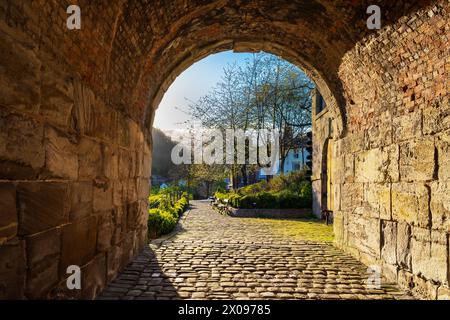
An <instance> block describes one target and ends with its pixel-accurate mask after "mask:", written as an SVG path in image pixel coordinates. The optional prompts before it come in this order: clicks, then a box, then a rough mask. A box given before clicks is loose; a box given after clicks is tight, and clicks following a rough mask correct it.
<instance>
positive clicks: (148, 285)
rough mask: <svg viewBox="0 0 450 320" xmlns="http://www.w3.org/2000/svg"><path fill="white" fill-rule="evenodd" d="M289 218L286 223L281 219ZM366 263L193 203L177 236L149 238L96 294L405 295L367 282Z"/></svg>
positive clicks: (323, 245)
mask: <svg viewBox="0 0 450 320" xmlns="http://www.w3.org/2000/svg"><path fill="white" fill-rule="evenodd" d="M286 223H289V221H286ZM366 270H367V267H365V266H364V265H362V264H361V263H359V262H357V261H356V260H355V259H353V258H352V257H350V256H348V255H346V254H344V253H342V252H341V251H340V250H338V249H336V248H334V247H333V246H332V245H331V244H330V243H326V242H314V241H306V240H298V239H295V237H292V236H286V235H283V234H282V233H279V232H274V231H273V228H272V224H271V223H269V221H267V222H265V220H264V219H242V218H231V217H228V216H222V215H219V214H218V213H217V212H216V211H214V210H212V209H211V208H210V206H209V205H208V204H207V203H204V202H199V201H194V202H192V210H191V211H189V212H188V213H186V214H185V215H184V216H183V218H182V219H181V222H180V224H179V226H178V233H177V234H176V235H175V236H172V237H170V238H167V239H159V240H155V241H152V244H151V245H150V246H149V247H148V248H147V249H145V250H144V251H143V252H142V253H141V254H140V255H139V256H138V257H137V258H136V259H135V261H134V262H132V263H131V264H130V265H128V266H127V267H126V269H125V270H124V271H123V272H122V274H121V275H120V276H119V277H118V278H117V279H116V280H115V281H114V282H113V283H111V284H110V285H109V286H108V287H107V288H106V289H105V290H104V292H103V293H102V294H101V296H100V297H99V299H407V298H409V296H408V295H407V294H406V293H404V292H402V291H400V290H399V289H398V288H397V287H396V286H395V285H394V284H388V283H384V284H383V285H382V287H381V288H380V289H370V288H368V287H367V286H366V279H367V276H368V275H367V274H366Z"/></svg>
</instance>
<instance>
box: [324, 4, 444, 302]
mask: <svg viewBox="0 0 450 320" xmlns="http://www.w3.org/2000/svg"><path fill="white" fill-rule="evenodd" d="M449 14H450V5H449V3H448V2H446V1H444V2H442V3H441V4H439V5H435V6H431V7H429V8H427V9H426V10H421V11H419V12H417V13H415V14H413V15H409V16H405V17H403V18H401V19H400V20H399V21H398V22H397V23H396V24H393V25H391V26H387V27H385V28H383V29H382V30H380V31H379V32H378V33H376V34H373V35H371V36H370V37H368V38H367V39H365V40H364V41H361V42H360V43H358V44H357V45H356V47H355V48H354V49H353V50H351V51H349V52H348V53H347V54H346V55H345V56H344V58H343V62H342V64H341V65H340V68H339V70H340V71H339V74H340V78H341V80H342V83H343V86H344V90H345V95H346V99H347V101H348V103H347V106H346V110H347V120H348V121H347V126H348V127H347V130H348V132H347V134H346V135H345V136H343V137H340V138H339V139H338V140H337V142H336V148H335V150H334V151H333V153H334V154H333V156H334V158H335V164H336V166H335V168H334V170H335V171H334V178H335V181H334V192H335V194H336V195H337V196H336V197H335V204H334V207H335V224H334V229H335V235H336V244H337V245H338V246H339V247H340V248H342V249H344V250H346V251H348V252H350V253H352V254H353V255H354V256H356V257H357V258H359V259H360V260H361V261H363V262H364V263H366V264H376V265H380V266H382V268H383V275H384V276H385V277H387V278H389V279H391V280H396V281H398V282H399V283H400V284H401V285H403V286H404V287H406V288H409V289H411V290H412V292H413V293H416V294H417V295H418V296H422V297H427V298H431V299H435V298H448V297H449V281H450V271H449V270H450V265H449V250H450V247H449V234H450V189H449V186H450V183H449V178H450V174H449V172H450V166H449V163H450V162H449V160H448V159H449V155H450V153H449V151H450V138H449V137H450V104H449V92H450V25H449V23H448V17H449ZM319 128H320V126H319V125H316V128H315V130H316V132H319V134H316V136H318V137H321V134H320V129H319ZM317 143H318V146H317V148H318V149H320V145H321V144H322V143H323V140H322V141H320V140H319V141H317ZM315 157H316V158H318V157H320V151H319V150H318V152H317V153H316V154H315ZM315 161H316V166H317V167H316V170H315V171H316V173H317V172H318V171H320V170H319V168H320V167H318V166H319V165H320V160H319V159H316V160H315Z"/></svg>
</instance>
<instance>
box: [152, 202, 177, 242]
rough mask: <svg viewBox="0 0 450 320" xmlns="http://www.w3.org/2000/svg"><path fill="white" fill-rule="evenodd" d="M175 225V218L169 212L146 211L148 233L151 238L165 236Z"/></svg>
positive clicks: (158, 210)
mask: <svg viewBox="0 0 450 320" xmlns="http://www.w3.org/2000/svg"><path fill="white" fill-rule="evenodd" d="M176 224H177V218H176V217H175V216H174V215H173V214H172V213H171V212H169V211H165V210H161V209H150V210H149V211H148V232H149V234H150V237H151V238H156V237H158V236H160V235H163V234H167V233H169V232H171V231H172V230H173V228H174V227H175V225H176Z"/></svg>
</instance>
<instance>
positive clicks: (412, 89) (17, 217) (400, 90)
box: [0, 0, 450, 298]
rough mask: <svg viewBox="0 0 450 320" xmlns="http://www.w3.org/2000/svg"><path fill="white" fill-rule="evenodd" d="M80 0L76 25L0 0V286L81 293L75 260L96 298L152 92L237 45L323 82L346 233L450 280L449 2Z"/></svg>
mask: <svg viewBox="0 0 450 320" xmlns="http://www.w3.org/2000/svg"><path fill="white" fill-rule="evenodd" d="M77 2H78V4H79V5H80V7H81V9H82V11H81V12H82V19H83V20H82V21H83V22H82V28H81V30H78V31H69V30H68V29H67V28H66V27H65V9H66V8H64V7H63V6H62V5H61V3H60V2H59V1H56V0H55V1H45V2H42V1H31V2H27V3H12V2H7V3H4V4H2V5H0V32H1V35H2V36H1V38H0V39H1V40H0V49H1V50H0V52H1V58H2V59H1V61H2V65H1V67H2V68H1V69H0V106H1V107H0V141H1V144H0V204H1V207H2V210H3V211H2V214H1V216H0V257H1V259H0V261H2V262H1V264H0V297H2V298H3V297H18V298H23V297H28V298H36V297H54V296H58V295H61V296H63V297H65V296H67V295H72V294H73V292H67V290H65V277H66V273H65V271H66V268H67V266H68V265H73V264H75V265H79V266H80V267H81V270H82V271H83V275H84V276H83V277H84V278H83V281H84V283H85V284H86V286H84V287H83V290H82V291H81V292H77V293H76V294H75V296H77V297H87V298H91V297H93V296H95V295H96V294H97V293H98V291H99V290H101V288H103V287H104V285H105V283H106V282H108V281H110V280H111V279H112V278H114V277H115V275H116V274H117V272H118V271H119V270H120V269H121V268H122V267H123V266H124V265H125V264H126V263H127V262H129V261H130V260H131V259H132V257H133V255H134V254H135V253H137V252H138V251H139V250H140V248H142V246H143V245H144V243H145V235H146V209H145V207H146V205H145V199H146V196H147V194H146V193H147V191H148V178H149V176H150V172H149V170H150V162H151V136H150V134H149V132H150V129H151V125H152V118H153V116H152V115H153V112H154V108H155V106H156V105H157V103H158V101H159V100H160V98H161V96H162V94H163V92H164V91H165V90H166V89H167V87H168V85H169V84H170V83H171V82H172V81H173V78H174V77H175V76H176V75H177V74H179V73H180V72H181V71H182V70H183V69H185V68H186V67H187V66H188V65H189V64H191V63H193V62H194V61H196V60H198V59H200V58H201V57H202V56H204V55H207V54H209V53H212V52H217V51H220V50H225V49H231V48H233V49H234V50H237V51H242V50H245V51H247V50H260V49H264V50H266V51H269V52H273V53H276V54H279V55H281V56H282V57H283V58H285V59H286V60H289V61H291V62H294V63H295V64H297V65H300V66H302V67H303V68H304V69H306V71H307V72H308V73H309V74H310V76H311V77H312V78H313V79H315V80H316V81H317V83H318V86H319V88H320V90H321V91H322V94H323V95H324V97H325V100H326V102H327V105H328V106H329V108H330V109H329V113H328V115H329V116H327V117H322V118H321V119H325V118H326V119H327V121H328V119H331V120H332V122H333V127H334V128H335V130H336V132H338V133H339V135H338V137H339V138H338V139H337V140H336V146H335V150H334V153H335V154H334V155H333V156H334V159H335V161H334V163H335V174H334V177H335V184H334V189H335V190H334V195H335V200H336V205H335V230H336V235H337V239H336V244H337V245H338V246H339V247H341V248H342V249H344V250H346V251H348V252H350V253H352V254H353V255H354V256H356V257H357V258H359V259H360V260H361V261H363V262H365V263H368V264H378V265H381V266H382V267H383V272H384V274H385V275H386V276H387V277H389V278H391V279H395V280H397V281H398V282H400V283H401V284H402V285H404V286H408V287H411V288H413V289H414V290H416V291H417V293H419V294H422V295H425V296H427V297H430V298H436V297H438V296H440V297H444V296H446V295H447V296H448V294H449V293H448V284H449V274H448V265H449V246H448V243H449V234H448V233H449V229H448V228H449V221H450V220H449V215H450V214H449V209H448V190H449V188H450V187H449V182H448V181H449V179H448V174H447V172H448V171H449V170H448V169H449V164H448V161H447V160H446V159H447V158H448V157H447V156H448V154H449V141H450V138H449V129H450V125H449V120H448V110H449V109H450V107H449V99H448V91H449V90H448V88H449V87H450V84H449V79H450V77H449V66H448V65H449V51H450V50H449V45H448V43H449V41H448V40H449V36H448V35H449V18H448V14H449V11H450V7H449V3H448V1H445V0H435V1H431V0H426V1H395V2H392V1H377V2H378V5H379V6H380V7H381V8H382V12H383V27H382V29H381V30H378V31H370V30H368V29H367V27H366V18H367V15H366V13H365V12H366V8H367V6H368V5H369V3H366V1H350V2H349V1H326V0H315V1H300V0H299V1H286V0H276V1H262V0H253V1H238V0H236V1H224V0H217V1H210V2H205V1H189V2H187V1H183V0H172V1H156V2H151V3H150V1H128V0H121V1H116V2H114V4H111V3H107V2H105V3H99V2H96V3H92V2H89V1H84V0H79V1H77ZM317 124H318V125H317V126H315V128H314V130H315V136H316V137H317V136H320V134H318V133H320V130H322V129H321V128H323V127H324V126H321V125H320V119H319V120H318V122H317ZM319 149H320V147H316V146H315V151H314V154H316V151H317V152H318V153H317V154H320V150H319ZM316 158H318V157H316ZM315 170H320V168H318V169H315ZM316 172H320V171H316ZM4 261H12V262H8V263H5V262H4Z"/></svg>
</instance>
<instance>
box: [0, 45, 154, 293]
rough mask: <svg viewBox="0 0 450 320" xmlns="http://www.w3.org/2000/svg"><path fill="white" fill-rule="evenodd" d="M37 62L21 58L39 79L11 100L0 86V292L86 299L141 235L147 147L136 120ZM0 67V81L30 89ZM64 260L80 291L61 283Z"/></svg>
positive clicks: (126, 258)
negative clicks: (77, 270) (76, 274)
mask: <svg viewBox="0 0 450 320" xmlns="http://www.w3.org/2000/svg"><path fill="white" fill-rule="evenodd" d="M1 42H2V41H0V43H1ZM15 46H16V47H17V48H18V47H19V46H20V45H19V44H15ZM23 50H24V52H25V51H26V49H23ZM1 52H2V53H1V55H5V54H7V51H6V52H5V51H1ZM17 52H19V53H20V52H22V51H21V50H20V49H19V50H18V51H17ZM24 54H25V53H24ZM17 58H18V60H25V59H27V58H28V56H18V57H17ZM33 64H36V65H35V66H34V65H33ZM44 65H45V61H41V60H39V59H36V60H31V61H30V60H28V65H26V67H27V68H28V69H33V72H35V73H36V77H37V78H38V79H41V80H40V83H39V84H38V85H37V87H36V88H35V87H32V88H30V89H33V90H28V91H24V92H21V94H20V95H17V96H16V97H17V98H16V99H12V97H11V98H10V97H9V96H8V92H5V91H7V90H10V89H11V88H10V87H9V86H4V85H1V86H0V104H1V108H0V128H1V130H0V142H1V143H0V172H1V176H0V299H5V298H30V299H34V298H85V299H89V298H93V297H95V296H96V294H98V292H99V291H100V290H102V288H103V287H104V286H105V284H106V282H107V281H111V280H112V279H113V278H114V277H115V276H116V275H117V273H118V271H119V270H121V268H123V267H124V266H125V265H126V264H127V263H128V262H129V261H130V260H131V259H132V257H133V256H134V255H135V254H136V253H137V252H138V251H139V249H140V248H142V247H143V245H144V244H145V242H146V235H147V229H146V219H147V212H146V208H147V202H146V200H147V196H148V193H149V176H150V171H149V170H150V163H151V159H150V158H151V150H150V147H149V143H148V141H146V139H145V138H144V134H143V132H142V130H141V129H140V127H139V125H138V124H137V123H136V122H134V121H133V120H131V119H129V118H127V117H125V116H123V115H122V114H121V113H120V112H118V111H115V110H114V109H112V108H110V107H108V106H107V105H105V103H104V102H103V101H102V100H101V99H98V98H97V97H96V96H95V94H94V93H93V91H91V90H90V89H89V87H87V86H86V85H84V84H83V83H82V82H81V81H80V80H78V79H74V78H70V77H68V76H67V77H62V78H59V79H58V78H55V77H53V78H52V76H49V75H50V74H52V72H54V70H51V69H49V67H47V66H46V67H45V68H43V66H44ZM4 67H6V70H3V72H2V73H1V74H0V82H2V83H6V82H13V81H14V82H15V83H16V84H17V86H18V87H21V88H28V87H29V85H28V82H29V81H31V80H30V79H29V78H28V77H24V78H23V80H22V79H17V78H16V77H15V75H16V72H17V71H16V70H13V69H14V68H16V67H17V66H15V65H13V64H11V65H5V66H4ZM47 76H48V77H49V79H52V80H51V85H50V84H47V82H46V81H45V79H46V77H47ZM46 90H48V92H45V91H46ZM32 101H34V105H31V102H32ZM48 114H51V115H52V116H51V117H47V115H48ZM69 265H78V266H79V267H81V275H82V278H81V279H82V284H81V285H82V289H81V290H74V291H69V290H67V287H66V277H67V274H66V270H67V267H68V266H69Z"/></svg>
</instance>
